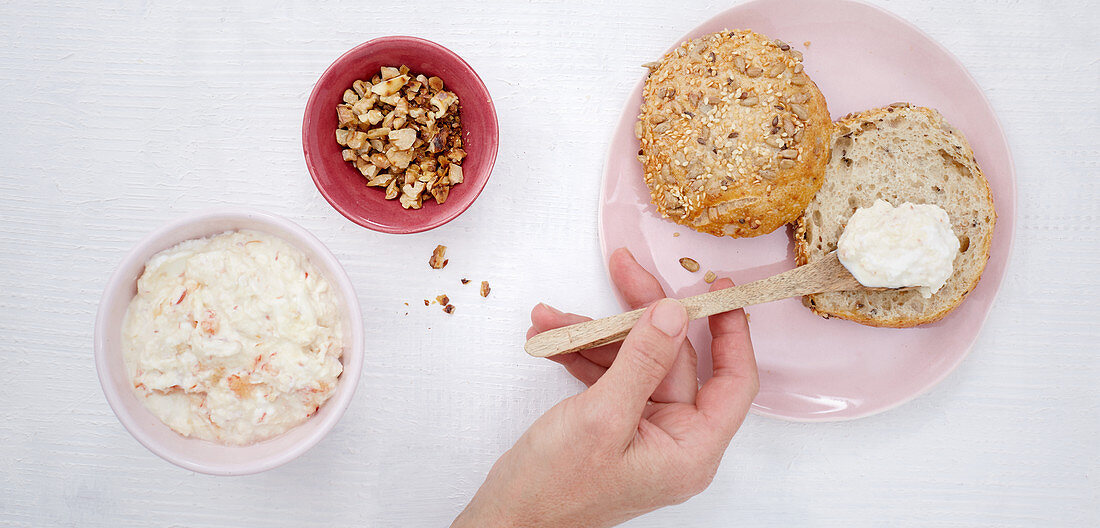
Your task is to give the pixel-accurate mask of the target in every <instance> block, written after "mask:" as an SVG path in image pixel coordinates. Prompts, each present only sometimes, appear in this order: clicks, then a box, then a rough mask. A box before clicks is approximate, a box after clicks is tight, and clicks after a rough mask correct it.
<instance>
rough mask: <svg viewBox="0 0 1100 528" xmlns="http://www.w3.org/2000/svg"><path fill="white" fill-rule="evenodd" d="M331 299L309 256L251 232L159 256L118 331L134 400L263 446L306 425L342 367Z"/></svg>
mask: <svg viewBox="0 0 1100 528" xmlns="http://www.w3.org/2000/svg"><path fill="white" fill-rule="evenodd" d="M342 341H343V333H342V330H341V324H340V313H339V310H338V306H337V302H336V298H335V295H334V293H333V291H332V289H331V287H330V285H329V283H328V281H326V280H325V278H324V277H323V276H322V275H321V273H320V272H318V271H317V269H316V268H315V267H314V266H313V265H312V264H311V263H310V262H309V260H308V259H307V257H306V256H305V255H304V254H302V252H300V251H298V250H297V249H295V248H294V247H292V246H291V245H290V244H288V243H286V242H285V241H283V240H281V239H279V238H276V237H273V236H271V235H267V234H263V233H259V232H255V231H243V230H242V231H232V232H226V233H222V234H220V235H216V236H212V237H208V238H203V239H197V240H188V241H186V242H183V243H181V244H179V245H177V246H175V247H172V248H170V249H167V250H165V251H162V252H160V253H157V254H156V255H154V256H153V257H152V258H151V259H149V262H148V263H146V265H145V271H144V272H143V273H142V275H141V277H140V278H139V279H138V282H137V295H136V296H135V297H134V299H133V300H132V301H131V302H130V306H129V309H128V310H127V312H126V319H125V322H124V324H123V328H122V344H123V358H124V361H125V363H126V370H127V373H128V374H129V377H130V381H131V383H132V385H133V387H134V391H135V393H136V394H137V395H138V397H139V398H140V399H141V400H142V402H143V403H144V404H145V407H146V408H148V409H149V410H150V411H151V412H152V413H153V414H154V415H156V417H157V418H159V419H160V420H161V421H163V422H164V423H165V424H166V425H168V426H169V427H171V428H172V429H173V430H174V431H176V432H178V433H180V434H182V435H184V436H189V437H196V438H201V439H204V440H209V441H213V442H219V443H223V444H231V445H244V444H249V443H253V442H258V441H261V440H265V439H267V438H271V437H273V436H276V435H278V434H281V433H283V432H285V431H287V430H288V429H290V428H292V427H294V426H296V425H298V424H300V423H302V422H304V421H305V420H306V419H307V418H309V417H310V416H311V415H313V414H314V413H316V412H317V409H318V408H319V407H320V406H321V405H322V404H323V403H324V402H325V401H326V400H328V398H329V397H330V396H332V394H333V392H334V390H335V387H336V383H337V378H338V377H339V376H340V373H341V371H342V370H343V366H342V365H341V364H340V356H341V354H342V352H343V343H342Z"/></svg>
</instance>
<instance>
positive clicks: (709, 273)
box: [703, 270, 718, 284]
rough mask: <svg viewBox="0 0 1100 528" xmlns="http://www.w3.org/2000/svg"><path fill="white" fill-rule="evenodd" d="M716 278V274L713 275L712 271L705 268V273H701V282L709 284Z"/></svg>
mask: <svg viewBox="0 0 1100 528" xmlns="http://www.w3.org/2000/svg"><path fill="white" fill-rule="evenodd" d="M717 278H718V276H717V275H715V274H714V272H713V271H711V270H707V274H706V275H703V282H705V283H707V284H710V283H712V282H714V279H717Z"/></svg>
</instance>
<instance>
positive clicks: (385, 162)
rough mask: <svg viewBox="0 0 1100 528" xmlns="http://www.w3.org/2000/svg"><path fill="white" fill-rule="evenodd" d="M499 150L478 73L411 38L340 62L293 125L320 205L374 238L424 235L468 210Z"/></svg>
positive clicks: (385, 42) (366, 46) (391, 39)
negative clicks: (299, 129)
mask: <svg viewBox="0 0 1100 528" xmlns="http://www.w3.org/2000/svg"><path fill="white" fill-rule="evenodd" d="M400 65H405V66H407V67H408V68H407V70H406V71H402V70H403V68H401V67H400ZM395 66H397V68H395V69H396V75H394V72H393V70H390V69H389V68H393V67H395ZM383 68H386V70H385V71H386V74H385V77H387V78H386V79H383V73H382V72H383ZM421 74H423V77H422V78H420V75H421ZM376 75H377V79H375V78H374V77H375V76H376ZM391 75H392V76H391ZM433 76H438V77H439V79H438V80H434V81H433V80H432V77H433ZM394 79H396V80H394ZM357 81H358V82H357ZM376 81H377V82H376ZM402 82H403V83H404V84H401V83H402ZM432 84H435V86H432ZM417 86H419V88H418V89H417V90H412V89H413V88H415V87H417ZM357 87H358V90H357V89H356V88H357ZM376 88H377V92H379V93H376ZM390 90H396V91H394V92H393V93H389V91H390ZM349 91H350V92H349ZM410 91H412V93H413V95H412V98H411V99H410V98H409V92H410ZM345 96H347V100H345ZM353 96H354V97H353ZM433 96H437V97H435V101H434V104H433V100H432V99H433ZM376 97H377V100H375V98H376ZM371 102H373V105H371ZM357 104H358V105H359V106H358V107H357V108H356V105H357ZM368 106H369V108H368ZM337 107H339V108H341V109H340V110H337ZM334 110H335V111H334ZM356 110H360V111H359V112H356ZM362 110H365V112H363V111H362ZM433 121H434V124H433V125H434V128H431V127H429V124H431V123H432V122H433ZM443 126H447V127H448V128H449V133H448V134H443V132H445V131H444V130H443ZM338 129H342V130H343V131H341V132H338V134H339V136H336V137H335V138H334V136H335V135H336V134H337V130H338ZM381 129H388V130H381ZM406 129H408V131H405V130H406ZM360 132H361V134H359V133H360ZM429 132H431V134H429ZM391 133H392V135H391ZM333 139H336V140H337V141H333ZM349 143H350V144H349ZM499 143H500V142H499V130H498V125H497V115H496V110H495V108H494V107H493V101H492V97H491V96H490V94H489V91H488V89H487V88H486V86H485V83H483V82H482V81H481V79H480V78H479V77H478V75H477V72H475V71H474V69H473V68H472V67H471V66H470V64H468V63H467V62H466V61H464V60H462V58H461V57H459V56H458V55H457V54H455V53H454V52H452V51H451V50H448V49H447V48H445V47H443V46H440V45H439V44H436V43H434V42H431V41H427V40H424V39H421V38H416V37H408V36H386V37H378V38H375V39H372V40H370V41H367V42H364V43H362V44H360V45H358V46H355V47H354V48H352V49H350V50H348V51H347V52H346V53H344V54H342V55H340V57H339V58H337V59H336V60H335V61H333V63H332V64H331V65H330V66H329V67H328V68H327V69H326V70H325V71H324V73H323V74H321V76H320V77H319V78H318V79H317V82H316V83H315V84H314V86H313V90H312V91H311V92H310V95H309V99H308V101H307V102H306V106H305V112H304V114H303V117H302V151H303V154H304V158H305V159H304V161H305V164H306V168H307V169H309V175H310V177H311V178H312V180H313V183H314V184H315V185H316V186H317V190H318V191H319V192H320V194H321V196H322V197H323V198H324V199H325V201H327V202H328V203H329V205H331V206H332V208H333V209H335V210H336V211H337V212H338V213H340V214H341V215H343V216H344V217H345V218H347V219H348V220H350V221H352V222H354V223H356V224H359V225H360V226H363V227H365V228H368V229H372V230H375V231H379V232H383V233H395V234H400V233H419V232H423V231H427V230H429V229H434V228H436V227H439V226H441V225H443V224H446V223H447V222H450V221H451V220H454V219H455V218H457V217H458V216H459V215H461V214H462V213H463V212H464V211H466V210H468V209H469V208H470V206H471V205H472V204H473V202H474V201H475V200H476V199H477V198H478V196H479V195H480V194H481V192H482V191H483V190H484V189H485V186H486V182H487V181H488V179H489V177H490V176H491V174H492V170H493V165H494V163H495V161H496V156H497V147H498V146H499ZM457 149H460V150H457ZM432 163H434V164H435V165H434V166H433V165H432ZM364 173H366V174H364ZM368 175H369V176H368ZM391 177H392V180H391V179H390V178H391ZM372 181H373V182H374V186H371V185H369V184H370V183H371V182H372ZM459 181H461V182H462V183H461V184H459V183H458V182H459ZM387 194H388V196H387ZM387 198H388V199H387ZM402 202H404V205H405V206H406V207H407V208H412V207H416V206H417V205H419V206H420V209H419V210H416V211H415V212H411V211H409V209H407V208H402V207H401V205H402ZM438 202H443V203H438Z"/></svg>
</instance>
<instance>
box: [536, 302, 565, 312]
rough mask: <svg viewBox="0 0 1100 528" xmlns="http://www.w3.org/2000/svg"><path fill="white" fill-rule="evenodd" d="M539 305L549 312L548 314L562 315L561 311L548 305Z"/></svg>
mask: <svg viewBox="0 0 1100 528" xmlns="http://www.w3.org/2000/svg"><path fill="white" fill-rule="evenodd" d="M539 305H540V306H542V307H543V308H546V309H547V310H550V313H552V314H554V315H562V312H561V310H559V309H557V308H554V307H553V306H550V305H549V304H546V303H539Z"/></svg>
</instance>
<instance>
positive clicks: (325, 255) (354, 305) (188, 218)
mask: <svg viewBox="0 0 1100 528" xmlns="http://www.w3.org/2000/svg"><path fill="white" fill-rule="evenodd" d="M244 219H246V220H251V221H258V222H259V223H260V224H265V225H270V226H273V227H278V228H280V229H283V230H285V231H286V232H288V233H291V234H292V235H293V236H294V237H295V239H294V240H288V239H287V237H283V236H279V238H281V239H283V240H285V241H286V242H287V243H289V244H291V245H292V246H294V247H296V248H297V249H299V250H302V246H308V247H309V249H310V250H311V252H312V253H314V255H315V256H316V258H319V259H320V260H322V261H324V263H325V267H327V268H328V269H331V270H332V272H333V273H332V274H331V276H326V278H328V279H329V281H331V282H332V283H333V284H332V286H333V289H334V290H335V291H336V292H337V295H338V296H340V297H344V299H342V300H343V301H345V303H344V304H345V305H346V311H347V313H346V315H347V318H348V319H349V320H350V321H351V323H352V324H351V328H350V334H351V342H350V343H348V344H346V345H345V348H344V352H343V355H342V356H341V363H343V372H342V373H341V374H340V378H341V380H340V383H341V384H347V383H350V384H351V385H350V387H348V388H347V389H345V390H344V391H342V392H337V393H334V394H333V395H332V396H331V397H330V398H329V400H328V401H326V402H325V403H324V405H326V406H334V407H335V409H334V410H333V411H332V412H330V413H329V414H328V415H326V416H324V417H323V418H322V419H320V420H321V421H320V422H319V423H317V424H315V425H314V426H313V430H312V431H310V433H309V435H307V436H305V437H304V438H303V439H301V440H300V441H298V442H297V443H295V444H293V445H291V447H289V448H287V449H283V450H280V451H277V452H275V453H272V454H270V455H267V456H264V457H261V458H260V459H258V460H247V461H244V462H238V463H231V464H220V463H219V464H209V463H203V462H200V461H195V460H193V459H191V458H190V457H186V456H182V455H181V454H180V453H178V452H176V451H175V450H173V449H170V448H167V447H165V446H164V445H163V444H161V443H160V442H159V441H157V440H156V439H155V438H154V437H153V435H151V434H149V433H148V432H147V431H146V429H145V427H144V426H142V425H140V424H139V423H138V421H137V419H136V417H134V416H132V415H131V414H130V413H129V411H128V410H127V409H126V408H125V407H124V406H123V404H122V402H123V399H125V398H127V397H133V398H136V396H134V395H133V393H132V392H130V393H128V394H121V393H119V392H117V391H115V390H114V389H112V388H111V387H114V385H113V384H112V383H111V382H112V380H113V379H114V378H113V375H112V374H111V372H112V367H111V366H110V361H111V360H112V359H113V358H114V356H113V355H112V354H111V353H110V350H109V349H108V346H107V335H106V328H107V325H108V324H109V321H110V316H109V315H108V313H107V310H105V306H107V305H108V304H110V302H109V301H111V300H113V299H115V298H116V297H117V296H118V295H120V293H119V292H121V291H123V290H124V288H123V287H124V286H126V285H127V284H128V283H130V282H131V281H132V280H133V279H131V278H129V276H128V274H126V273H124V270H127V269H132V268H134V266H143V265H144V263H145V262H146V261H147V260H148V259H149V257H151V256H153V255H154V254H156V253H157V252H159V251H162V250H163V249H167V248H162V249H157V250H154V247H155V246H160V245H162V241H163V240H164V239H165V238H166V237H167V236H168V235H169V234H170V233H172V232H173V231H175V230H177V229H180V228H183V227H186V226H188V225H191V224H195V223H199V222H204V221H211V220H214V221H218V220H228V221H237V220H244ZM258 230H261V231H262V229H258ZM219 232H223V231H218V232H211V233H209V234H207V235H204V236H210V235H214V234H218V233H219ZM273 236H278V235H273ZM192 239H193V238H188V239H186V240H192ZM180 242H182V240H181V241H180ZM177 243H178V242H177ZM174 245H175V244H173V246H174ZM169 247H171V246H169ZM314 265H317V264H314ZM318 267H320V266H318ZM93 345H94V346H93V348H94V356H95V366H96V372H97V376H98V379H99V385H100V389H101V390H102V391H103V395H104V396H105V397H106V399H107V403H108V405H110V407H111V410H112V411H113V412H114V414H115V417H116V418H117V419H118V421H119V422H120V423H121V424H122V426H123V428H124V429H126V431H127V432H129V433H130V435H131V436H133V437H134V439H135V440H137V441H138V443H140V444H141V445H143V446H145V448H146V449H148V450H149V451H151V452H153V454H155V455H157V456H159V457H160V458H162V459H164V460H166V461H168V462H171V463H173V464H175V465H177V466H179V467H182V468H184V469H188V470H191V471H195V472H198V473H205V474H208V475H225V476H228V475H249V474H254V473H260V472H263V471H267V470H269V469H274V468H276V467H278V466H281V465H283V464H286V463H287V462H290V461H291V460H294V459H295V458H297V457H299V456H300V455H302V454H303V453H305V452H306V451H308V450H309V449H311V448H312V447H313V446H315V445H317V443H318V442H320V441H321V439H322V438H324V437H325V436H326V435H327V434H328V433H329V432H330V431H331V430H332V428H333V427H335V426H336V423H337V422H338V421H339V420H340V418H341V417H343V415H344V412H345V411H346V410H347V407H348V406H349V405H350V404H351V401H352V400H353V398H354V396H355V392H356V389H357V388H358V385H359V378H360V375H361V373H362V368H363V361H364V355H365V346H364V328H363V317H362V310H361V308H360V305H359V297H358V294H357V292H356V291H355V287H354V285H353V284H352V282H351V279H350V278H349V277H348V275H347V271H346V270H345V269H344V267H343V265H341V264H340V261H339V260H338V259H337V258H336V256H335V255H333V254H332V252H331V251H330V250H329V249H328V247H327V246H325V244H324V243H323V242H321V240H320V239H318V238H317V237H316V236H315V235H313V233H310V232H309V231H308V230H306V229H305V228H303V227H301V226H299V225H298V224H296V223H294V222H292V221H291V220H289V219H287V218H284V217H281V216H278V215H275V214H272V213H267V212H263V211H259V210H255V209H247V208H234V209H227V208H216V209H207V210H203V211H199V212H195V213H191V214H188V215H185V216H184V217H182V218H179V219H176V220H173V221H170V222H168V223H166V224H164V225H162V226H160V227H159V228H157V229H155V230H153V231H152V232H150V233H149V234H147V235H146V236H145V237H143V238H142V239H141V240H140V241H139V242H138V243H137V244H135V245H134V246H133V247H132V248H131V249H130V250H129V251H128V252H127V254H126V255H125V256H124V257H123V258H122V260H121V261H120V262H119V264H118V265H117V266H116V267H115V271H114V272H113V273H112V274H111V277H110V279H108V281H107V284H106V286H105V287H104V290H103V294H102V295H101V296H100V300H99V305H98V308H97V311H96V319H95V335H94V344H93ZM123 375H125V374H123ZM138 403H139V404H140V403H141V402H138ZM318 419H319V418H318V417H317V415H316V414H315V415H314V416H312V417H310V418H308V419H307V420H306V421H305V422H302V423H301V424H299V425H297V426H295V427H302V426H305V425H306V424H308V423H310V422H311V421H314V420H318ZM185 438H186V437H185ZM275 438H277V436H276V437H275ZM186 439H187V440H189V441H195V442H206V441H205V440H201V439H197V438H186ZM215 445H218V444H215ZM255 445H257V444H252V445H247V446H239V448H240V449H248V448H250V447H253V446H255ZM226 447H234V448H238V446H226Z"/></svg>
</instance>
